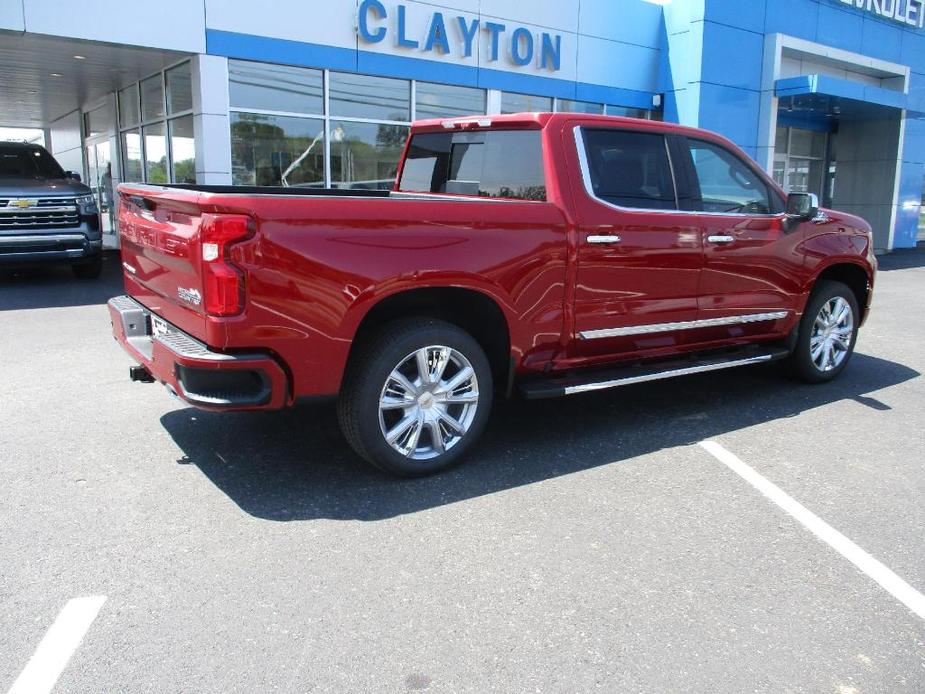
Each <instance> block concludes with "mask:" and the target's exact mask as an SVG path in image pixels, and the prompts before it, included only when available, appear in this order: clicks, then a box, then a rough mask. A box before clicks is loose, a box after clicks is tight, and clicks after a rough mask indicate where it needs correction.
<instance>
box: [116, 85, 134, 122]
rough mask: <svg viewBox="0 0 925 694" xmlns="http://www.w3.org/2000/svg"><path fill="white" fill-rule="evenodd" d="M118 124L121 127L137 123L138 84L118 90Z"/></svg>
mask: <svg viewBox="0 0 925 694" xmlns="http://www.w3.org/2000/svg"><path fill="white" fill-rule="evenodd" d="M119 124H120V125H121V127H123V128H127V127H131V126H133V125H138V85H137V84H133V85H131V86H128V87H126V88H125V89H123V90H122V91H120V92H119Z"/></svg>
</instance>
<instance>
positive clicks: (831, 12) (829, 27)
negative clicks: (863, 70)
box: [815, 2, 864, 53]
mask: <svg viewBox="0 0 925 694" xmlns="http://www.w3.org/2000/svg"><path fill="white" fill-rule="evenodd" d="M863 24H864V19H863V17H861V16H859V15H858V14H857V12H851V11H848V10H845V9H843V6H842V5H841V3H837V4H836V3H825V2H824V3H822V4H821V5H819V22H818V28H817V30H816V39H815V40H816V41H818V42H819V43H822V44H825V45H826V46H832V48H838V49H841V50H843V51H851V52H852V53H859V52H860V51H861V40H862V30H861V29H862V27H863Z"/></svg>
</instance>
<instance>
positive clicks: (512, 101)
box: [501, 92, 552, 113]
mask: <svg viewBox="0 0 925 694" xmlns="http://www.w3.org/2000/svg"><path fill="white" fill-rule="evenodd" d="M540 111H552V97H551V96H533V95H531V94H515V93H514V92H504V93H503V94H502V95H501V113H532V112H540Z"/></svg>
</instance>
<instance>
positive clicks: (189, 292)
mask: <svg viewBox="0 0 925 694" xmlns="http://www.w3.org/2000/svg"><path fill="white" fill-rule="evenodd" d="M177 296H179V297H180V298H181V299H182V300H183V301H188V302H189V303H191V304H192V305H193V306H199V304H201V303H202V294H200V293H199V290H198V289H187V288H186V287H177Z"/></svg>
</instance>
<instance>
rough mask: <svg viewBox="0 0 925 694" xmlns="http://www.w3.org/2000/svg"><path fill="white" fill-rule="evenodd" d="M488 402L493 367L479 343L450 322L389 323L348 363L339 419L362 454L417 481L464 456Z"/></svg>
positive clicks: (479, 428) (478, 430)
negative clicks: (416, 478)
mask: <svg viewBox="0 0 925 694" xmlns="http://www.w3.org/2000/svg"><path fill="white" fill-rule="evenodd" d="M491 400H492V376H491V367H490V365H489V363H488V358H487V357H486V356H485V352H484V350H483V349H482V348H481V346H480V345H479V344H478V342H476V341H475V339H473V338H472V336H471V335H469V334H468V333H466V332H465V331H464V330H462V329H460V328H459V327H457V326H455V325H453V324H451V323H446V322H444V321H439V320H435V319H431V318H415V319H407V320H401V321H396V322H394V323H391V324H389V325H387V326H386V327H385V328H384V329H383V330H382V331H380V332H379V333H378V334H376V335H375V337H373V338H372V339H371V340H369V341H368V342H367V343H366V344H365V345H363V346H362V348H361V351H360V352H359V353H358V354H357V355H355V357H354V358H352V359H351V362H350V364H349V365H348V369H347V373H346V375H345V378H344V384H343V387H342V388H341V395H340V399H339V400H338V417H339V419H340V425H341V429H342V431H343V432H344V436H345V437H346V439H347V441H348V443H349V444H350V445H351V447H352V448H353V449H354V450H355V451H356V452H357V453H358V454H359V455H360V456H361V457H363V458H364V459H366V460H367V461H369V462H370V463H372V464H373V465H375V466H376V467H378V468H381V469H382V470H385V471H386V472H390V473H392V474H395V475H400V476H403V477H416V476H421V475H429V474H433V473H436V472H440V471H442V470H446V469H447V468H449V467H451V466H452V465H454V464H456V463H457V462H459V461H460V460H461V459H462V457H463V456H464V455H465V454H466V453H467V452H468V451H469V449H470V448H471V447H472V446H473V444H474V443H475V442H476V440H477V439H478V438H479V436H480V435H481V433H482V431H483V430H484V428H485V424H486V422H487V421H488V415H489V412H490V410H491Z"/></svg>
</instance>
